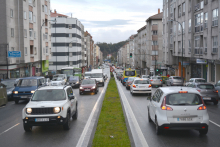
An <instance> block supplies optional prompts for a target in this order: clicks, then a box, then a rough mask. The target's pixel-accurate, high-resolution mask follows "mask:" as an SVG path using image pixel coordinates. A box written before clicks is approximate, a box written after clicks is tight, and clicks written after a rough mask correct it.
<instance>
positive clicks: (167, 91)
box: [158, 86, 200, 95]
mask: <svg viewBox="0 0 220 147" xmlns="http://www.w3.org/2000/svg"><path fill="white" fill-rule="evenodd" d="M158 89H161V90H162V91H163V92H164V93H165V94H166V95H167V94H170V93H178V91H188V93H196V94H199V95H200V93H199V92H198V91H197V90H196V89H195V88H191V87H183V86H176V87H175V86H174V87H173V86H172V87H160V88H158Z"/></svg>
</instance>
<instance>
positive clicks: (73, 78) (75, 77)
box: [69, 76, 79, 81]
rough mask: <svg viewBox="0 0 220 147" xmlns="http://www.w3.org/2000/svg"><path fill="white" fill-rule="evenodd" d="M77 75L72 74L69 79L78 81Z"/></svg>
mask: <svg viewBox="0 0 220 147" xmlns="http://www.w3.org/2000/svg"><path fill="white" fill-rule="evenodd" d="M78 80H79V77H78V76H74V77H70V78H69V81H78Z"/></svg>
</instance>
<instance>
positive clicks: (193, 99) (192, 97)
mask: <svg viewBox="0 0 220 147" xmlns="http://www.w3.org/2000/svg"><path fill="white" fill-rule="evenodd" d="M166 104H167V105H180V106H184V105H200V104H202V99H201V97H200V96H199V95H198V94H194V93H175V94H170V95H168V96H166Z"/></svg>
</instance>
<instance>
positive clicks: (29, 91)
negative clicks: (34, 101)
mask: <svg viewBox="0 0 220 147" xmlns="http://www.w3.org/2000/svg"><path fill="white" fill-rule="evenodd" d="M18 93H31V92H30V91H22V92H21V91H18Z"/></svg>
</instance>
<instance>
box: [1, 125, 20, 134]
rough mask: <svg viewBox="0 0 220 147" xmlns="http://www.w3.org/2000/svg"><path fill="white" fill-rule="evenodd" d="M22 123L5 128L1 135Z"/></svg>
mask: <svg viewBox="0 0 220 147" xmlns="http://www.w3.org/2000/svg"><path fill="white" fill-rule="evenodd" d="M19 124H20V123H17V124H16V125H14V126H12V127H11V128H9V129H7V130H5V131H4V132H2V133H0V136H1V135H2V134H4V133H6V132H8V131H9V130H11V129H13V128H14V127H16V126H18V125H19Z"/></svg>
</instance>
